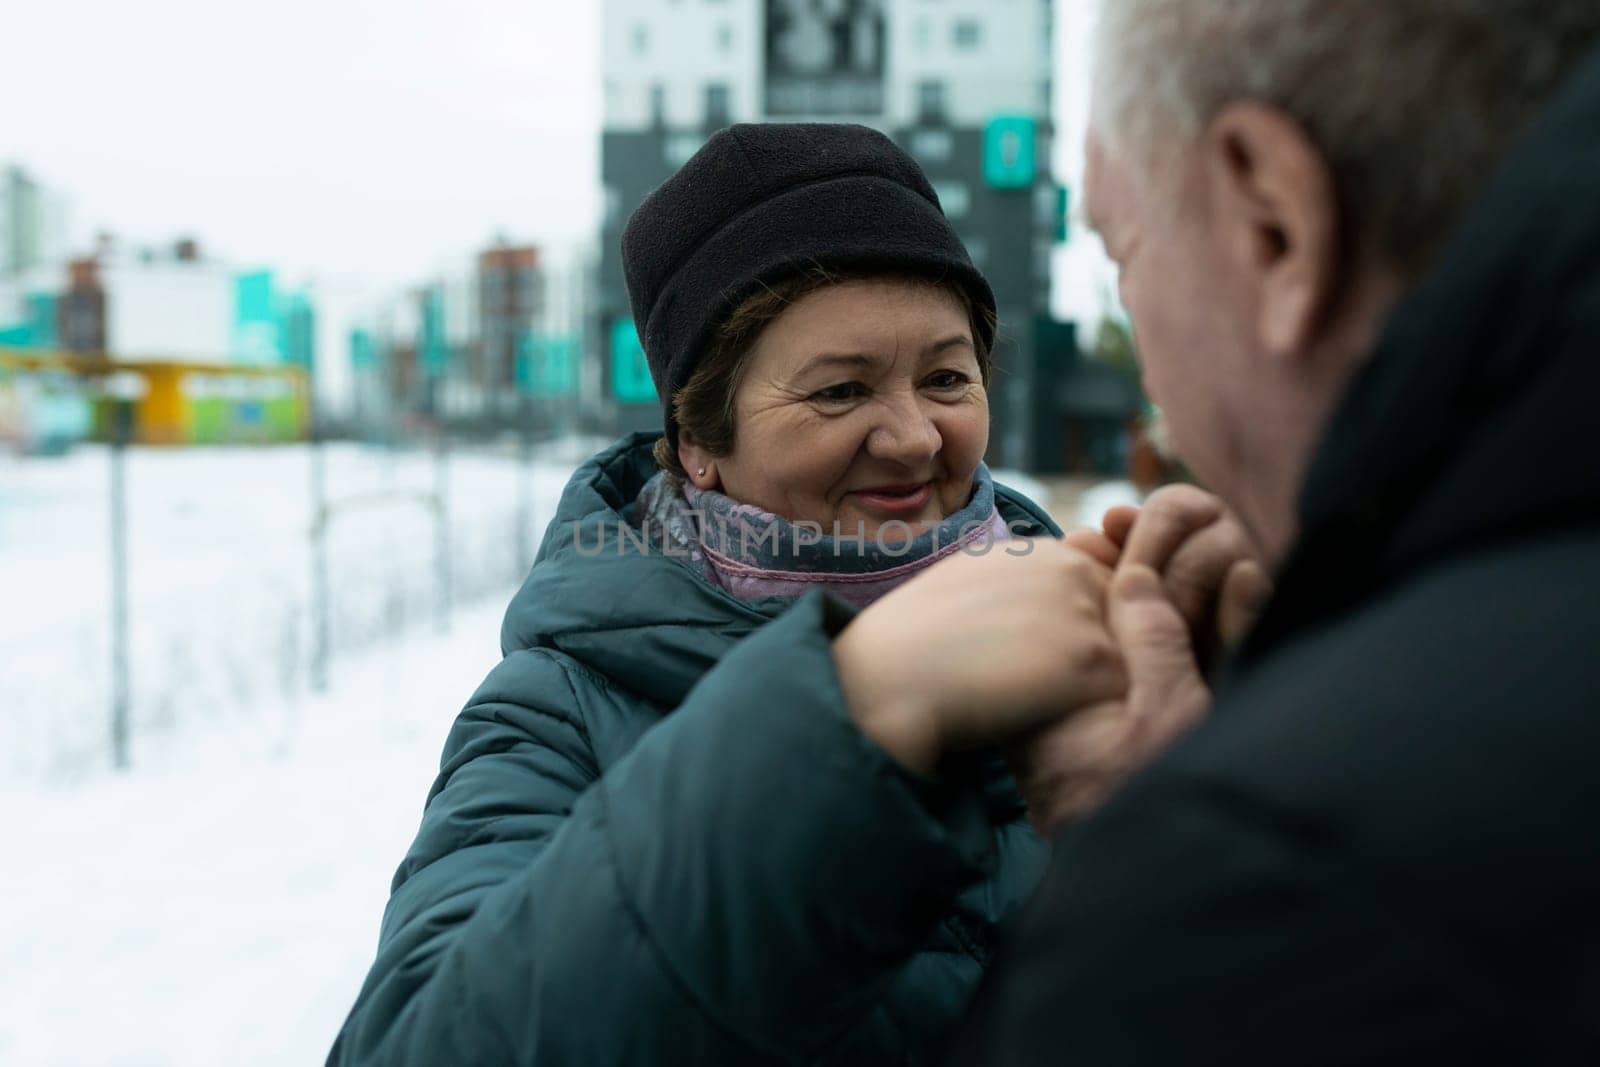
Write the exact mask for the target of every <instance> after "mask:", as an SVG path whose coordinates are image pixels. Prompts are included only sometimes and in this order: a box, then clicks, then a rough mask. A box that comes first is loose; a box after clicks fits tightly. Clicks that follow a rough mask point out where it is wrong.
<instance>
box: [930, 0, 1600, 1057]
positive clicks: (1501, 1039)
mask: <svg viewBox="0 0 1600 1067" xmlns="http://www.w3.org/2000/svg"><path fill="white" fill-rule="evenodd" d="M1101 32H1102V41H1101V47H1100V48H1099V50H1098V66H1099V71H1098V76H1097V79H1096V105H1095V108H1094V117H1093V124H1092V125H1093V130H1092V132H1091V136H1090V146H1089V153H1090V155H1089V174H1088V186H1087V194H1086V202H1087V205H1088V210H1089V211H1090V213H1091V215H1092V218H1093V223H1094V225H1095V227H1096V228H1097V229H1098V230H1099V231H1100V232H1101V234H1102V235H1103V237H1104V240H1105V243H1106V247H1107V249H1108V251H1109V253H1110V255H1111V256H1112V258H1113V259H1114V260H1115V261H1116V262H1117V264H1118V266H1119V267H1120V269H1121V279H1122V280H1121V287H1122V296H1123V300H1124V302H1125V303H1126V305H1127V307H1128V310H1129V312H1130V314H1131V315H1132V318H1133V321H1134V325H1135V327H1136V329H1137V333H1138V338H1139V344H1140V351H1141V355H1142V359H1143V362H1144V373H1145V380H1146V383H1147V385H1148V387H1149V390H1150V392H1151V395H1152V397H1153V398H1154V399H1155V401H1156V402H1157V403H1158V404H1160V405H1161V407H1162V408H1163V410H1164V411H1165V412H1166V414H1167V416H1168V419H1169V422H1170V427H1171V431H1172V437H1173V440H1174V443H1175V445H1176V447H1177V449H1178V451H1179V453H1180V454H1181V455H1182V457H1183V458H1184V459H1185V460H1186V461H1187V462H1188V463H1189V464H1190V466H1191V467H1192V468H1193V470H1194V471H1195V473H1196V474H1197V475H1198V476H1199V478H1200V479H1201V481H1203V482H1204V483H1205V484H1207V485H1208V486H1210V487H1211V488H1213V489H1215V490H1216V491H1217V492H1218V493H1219V494H1220V495H1221V496H1222V497H1223V498H1224V499H1225V500H1226V501H1228V502H1229V503H1230V504H1231V505H1232V506H1233V508H1234V510H1235V511H1236V512H1237V514H1238V515H1239V516H1240V518H1241V519H1242V520H1243V521H1244V523H1245V525H1246V526H1247V527H1248V528H1249V530H1250V531H1251V533H1252V534H1253V535H1254V538H1255V540H1256V541H1257V542H1258V543H1259V545H1260V546H1261V548H1262V550H1263V554H1264V555H1265V557H1266V558H1267V561H1268V563H1269V566H1270V568H1271V569H1272V570H1273V571H1274V572H1275V576H1276V580H1277V593H1276V595H1275V597H1274V599H1273V600H1272V602H1271V603H1270V604H1269V605H1268V607H1267V609H1266V611H1265V614H1264V615H1263V617H1262V618H1261V619H1260V621H1259V623H1258V624H1257V626H1256V627H1255V629H1254V631H1253V632H1252V633H1251V635H1250V637H1249V639H1248V641H1247V642H1246V644H1245V646H1244V648H1243V649H1242V651H1241V652H1240V654H1239V655H1238V657H1237V658H1236V660H1235V662H1234V664H1233V667H1232V669H1231V670H1230V671H1229V672H1228V674H1227V677H1226V679H1225V681H1223V682H1222V683H1221V684H1220V685H1219V686H1218V687H1217V689H1216V691H1215V694H1214V700H1213V703H1212V706H1211V708H1210V711H1209V714H1208V715H1207V716H1206V718H1205V720H1204V722H1203V723H1202V724H1201V725H1199V726H1198V727H1197V728H1195V729H1193V730H1192V731H1190V732H1189V733H1188V734H1187V735H1186V736H1185V737H1184V738H1183V739H1182V740H1181V741H1179V742H1178V743H1177V745H1176V746H1175V747H1173V748H1171V749H1170V750H1169V751H1167V752H1166V753H1165V755H1163V756H1161V757H1160V758H1159V759H1157V760H1156V761H1155V762H1154V763H1152V764H1151V765H1150V766H1148V767H1146V768H1145V769H1144V770H1142V771H1140V772H1138V773H1136V774H1135V775H1134V776H1133V777H1132V778H1131V779H1130V780H1129V781H1128V782H1127V783H1126V784H1125V785H1124V786H1123V787H1122V788H1121V789H1120V790H1118V791H1117V792H1116V793H1115V794H1114V795H1113V796H1112V797H1111V799H1110V800H1109V802H1107V803H1106V804H1105V805H1104V806H1103V807H1101V808H1099V810H1098V811H1096V812H1095V814H1093V815H1092V816H1091V817H1089V818H1087V819H1084V820H1081V821H1077V822H1075V823H1072V824H1071V825H1069V826H1067V828H1066V830H1065V833H1064V834H1063V835H1062V836H1061V837H1060V838H1059V839H1058V842H1057V846H1056V849H1055V854H1054V858H1053V861H1052V868H1051V871H1050V873H1049V875H1048V876H1047V877H1046V879H1045V881H1044V883H1043V885H1042V888H1041V890H1040V892H1039V894H1038V895H1037V897H1036V898H1035V901H1034V903H1033V905H1032V907H1031V909H1030V911H1029V913H1028V914H1027V915H1026V916H1025V918H1024V919H1023V921H1022V922H1021V925H1020V928H1019V929H1018V930H1017V932H1016V936H1014V937H1013V938H1012V940H1011V942H1010V944H1009V945H1008V947H1007V948H1006V949H1005V950H1004V951H1003V952H1002V955H1001V960H1000V962H999V964H998V965H997V968H996V970H995V971H994V972H993V973H992V974H991V976H990V980H989V981H988V982H987V984H986V985H985V986H984V988H983V990H982V992H981V993H980V995H979V998H978V1002H977V1004H976V1005H975V1008H974V1012H973V1016H972V1018H971V1021H970V1025H969V1027H968V1029H967V1031H966V1032H965V1034H964V1035H963V1040H962V1042H961V1043H960V1046H959V1049H960V1051H959V1053H958V1055H957V1057H956V1058H957V1060H958V1062H962V1063H973V1064H984V1065H1001V1064H1028V1065H1032V1064H1046V1063H1075V1064H1077V1063H1081V1064H1093V1065H1098V1067H1106V1065H1115V1064H1129V1065H1133V1064H1138V1065H1150V1064H1175V1063H1227V1064H1273V1065H1281V1064H1308V1063H1317V1064H1322V1063H1326V1064H1350V1063H1379V1062H1381V1063H1408V1064H1421V1063H1459V1062H1475V1063H1476V1062H1485V1063H1503V1064H1512V1063H1515V1064H1556V1063H1561V1064H1569V1063H1596V1062H1600V830H1597V829H1596V825H1597V824H1600V455H1597V454H1596V449H1595V445H1594V438H1593V435H1591V434H1590V433H1589V432H1588V431H1587V430H1586V429H1585V427H1586V426H1587V425H1588V421H1589V419H1590V418H1592V417H1593V415H1592V409H1593V408H1594V406H1595V404H1596V403H1597V400H1600V54H1597V53H1595V51H1594V50H1595V48H1596V46H1600V3H1597V2H1596V0H1110V2H1109V4H1108V7H1107V10H1106V13H1105V15H1104V18H1103V21H1102V30H1101ZM1134 536H1135V537H1138V536H1139V535H1138V533H1137V531H1136V533H1135V535H1134ZM1117 595H1118V580H1117V579H1113V581H1112V597H1113V600H1114V601H1115V599H1116V597H1117ZM1112 621H1113V624H1114V625H1115V623H1116V618H1115V609H1113V620H1112ZM1129 669H1130V672H1132V679H1131V685H1132V691H1133V692H1134V693H1140V692H1142V693H1143V694H1144V696H1143V697H1142V698H1141V699H1142V700H1143V702H1144V704H1145V706H1146V709H1147V711H1149V712H1150V713H1152V714H1160V705H1161V699H1162V697H1161V694H1170V693H1185V694H1187V693H1192V692H1194V691H1195V689H1196V685H1197V682H1196V679H1195V678H1194V677H1192V676H1186V675H1185V673H1184V668H1183V667H1181V666H1178V667H1172V666H1171V664H1170V662H1169V664H1168V666H1166V667H1163V666H1161V664H1160V663H1159V662H1158V661H1154V660H1150V659H1148V657H1146V658H1145V659H1144V660H1143V661H1141V660H1139V659H1137V658H1136V657H1133V656H1130V658H1129ZM1163 671H1166V672H1167V673H1166V675H1165V676H1163V674H1162V672H1163ZM1141 672H1142V673H1141ZM1152 672H1153V673H1152ZM1152 694H1154V695H1153V696H1152ZM1183 699H1185V700H1186V699H1189V698H1188V697H1184V698H1183ZM1185 715H1187V712H1185Z"/></svg>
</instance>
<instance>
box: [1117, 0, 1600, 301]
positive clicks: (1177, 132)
mask: <svg viewBox="0 0 1600 1067" xmlns="http://www.w3.org/2000/svg"><path fill="white" fill-rule="evenodd" d="M1597 46H1600V0H1103V3H1102V10H1101V18H1100V31H1099V43H1098V47H1097V49H1096V57H1097V58H1096V72H1095V99H1096V107H1095V116H1094V121H1095V125H1096V128H1097V129H1098V130H1099V131H1100V132H1101V135H1102V136H1103V137H1105V138H1106V139H1107V140H1108V141H1109V143H1110V144H1111V145H1112V146H1113V147H1115V148H1119V149H1122V150H1125V151H1128V152H1130V153H1131V154H1132V156H1133V158H1134V159H1135V160H1136V161H1137V162H1138V163H1139V164H1140V165H1142V166H1145V167H1153V166H1156V165H1158V164H1159V163H1160V162H1162V161H1163V159H1164V158H1165V157H1164V154H1163V153H1164V152H1165V151H1168V150H1171V149H1173V148H1176V147H1179V146H1182V145H1186V144H1188V143H1190V142H1192V141H1193V140H1194V139H1195V138H1196V137H1198V136H1199V135H1200V133H1201V132H1202V131H1203V130H1204V129H1205V127H1206V125H1207V124H1208V123H1209V122H1210V121H1211V119H1212V118H1214V117H1215V116H1216V115H1217V114H1218V112H1220V111H1221V110H1222V109H1223V108H1224V107H1226V106H1227V105H1228V104H1230V103H1234V102H1237V101H1241V100H1254V101H1259V102H1262V103H1266V104H1271V105H1274V106H1276V107H1279V108H1281V109H1282V110H1284V111H1285V112H1287V113H1288V114H1289V115H1291V116H1292V117H1293V118H1294V119H1295V120H1297V121H1298V122H1299V123H1300V125H1301V126H1302V127H1303V128H1304V129H1305V131H1306V133H1307V134H1308V135H1309V136H1310V137H1311V139H1312V140H1313V141H1314V142H1315V143H1316V145H1317V146H1318V147H1319V149H1320V150H1321V151H1322V153H1323V154H1324V156H1325V157H1326V159H1327V161H1328V164H1329V166H1330V168H1331V170H1332V172H1333V176H1334V181H1335V183H1336V185H1337V187H1338V189H1339V198H1340V209H1341V211H1342V213H1343V214H1344V216H1345V220H1346V223H1347V226H1348V227H1353V230H1351V231H1348V232H1353V233H1354V234H1355V235H1356V238H1355V239H1356V241H1357V242H1359V246H1358V247H1352V249H1351V251H1352V252H1357V253H1375V254H1376V255H1377V256H1379V257H1380V258H1382V259H1383V260H1385V261H1387V262H1388V263H1390V264H1392V265H1394V266H1396V267H1398V268H1400V269H1402V270H1404V271H1406V272H1407V273H1408V274H1412V275H1416V274H1419V273H1421V272H1422V271H1423V270H1425V269H1426V268H1427V266H1428V265H1429V264H1430V263H1431V261H1432V260H1433V258H1434V256H1435V255H1436V253H1437V252H1438V251H1440V248H1441V246H1442V245H1443V243H1444V242H1445V240H1446V239H1447V238H1448V237H1449V234H1450V232H1451V231H1452V230H1453V229H1454V228H1455V227H1456V226H1457V225H1458V224H1459V222H1460V221H1461V219H1462V216H1463V215H1464V213H1465V211H1466V209H1467V208H1468V206H1469V205H1470V204H1471V203H1472V201H1473V200H1474V199H1476V197H1477V196H1478V195H1479V193H1480V192H1481V190H1482V187H1483V185H1484V183H1485V182H1486V180H1487V179H1488V177H1489V176H1490V175H1491V174H1492V173H1493V171H1494V169H1495V167H1496V165H1497V164H1498V163H1499V162H1500V160H1501V159H1502V158H1503V157H1504V156H1505V155H1506V154H1507V153H1508V152H1509V151H1510V149H1511V148H1512V146H1513V145H1514V144H1515V142H1516V140H1517V138H1518V137H1519V136H1520V134H1521V133H1522V132H1523V130H1524V129H1525V127H1527V125H1528V124H1529V122H1530V120H1531V119H1532V118H1533V117H1534V116H1535V115H1536V114H1537V113H1538V111H1539V110H1540V109H1541V107H1542V106H1543V105H1544V104H1545V103H1546V101H1547V100H1548V99H1549V98H1550V96H1551V95H1552V93H1553V91H1554V90H1555V89H1556V88H1557V87H1558V86H1559V84H1560V83H1561V82H1562V81H1563V80H1564V78H1565V77H1566V76H1567V75H1568V74H1570V73H1571V72H1573V70H1574V69H1575V68H1576V67H1577V65H1578V64H1579V63H1580V62H1581V61H1582V59H1583V57H1584V56H1585V55H1586V54H1588V53H1589V52H1590V51H1591V50H1592V49H1594V48H1595V47H1597Z"/></svg>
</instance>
